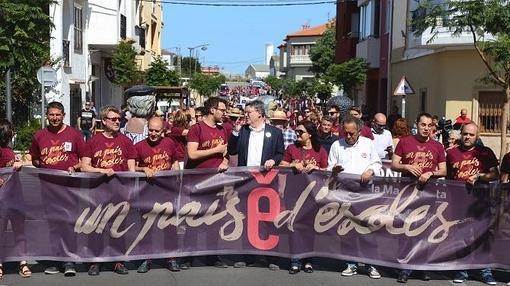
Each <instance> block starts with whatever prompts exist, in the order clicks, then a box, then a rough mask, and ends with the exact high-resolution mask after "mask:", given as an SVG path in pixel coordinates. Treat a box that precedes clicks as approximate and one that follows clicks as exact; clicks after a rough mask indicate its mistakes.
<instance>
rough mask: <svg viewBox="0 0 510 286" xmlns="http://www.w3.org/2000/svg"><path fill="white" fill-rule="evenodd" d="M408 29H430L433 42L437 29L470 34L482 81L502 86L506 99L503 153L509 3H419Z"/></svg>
mask: <svg viewBox="0 0 510 286" xmlns="http://www.w3.org/2000/svg"><path fill="white" fill-rule="evenodd" d="M413 12H414V14H415V15H418V16H417V17H415V18H414V19H413V21H412V26H413V27H414V28H415V34H417V35H421V34H423V33H424V32H425V31H426V30H427V29H430V31H431V32H432V35H433V37H432V38H431V39H430V41H429V42H432V41H434V39H435V37H436V36H437V34H438V32H439V28H443V27H446V28H448V29H449V31H450V33H451V34H452V35H453V36H460V35H463V34H465V33H468V34H470V35H471V37H472V39H473V46H474V48H475V50H476V52H477V53H478V55H479V56H480V59H481V60H482V62H483V63H484V65H485V67H486V68H487V75H486V77H485V80H486V81H490V82H491V83H493V84H496V85H498V86H500V87H502V89H503V90H505V92H506V100H505V104H504V108H503V113H502V117H501V129H502V132H501V150H500V155H501V156H502V155H503V154H505V153H506V134H507V122H508V117H509V113H510V1H507V0H484V1H479V0H469V1H458V0H448V1H446V2H445V3H444V4H441V5H438V4H436V3H435V1H432V0H423V1H421V2H420V5H419V6H418V7H417V9H416V10H415V11H413Z"/></svg>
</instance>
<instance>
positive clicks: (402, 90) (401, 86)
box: [393, 76, 414, 118]
mask: <svg viewBox="0 0 510 286" xmlns="http://www.w3.org/2000/svg"><path fill="white" fill-rule="evenodd" d="M410 94H414V89H413V87H412V86H411V84H410V83H409V81H408V80H407V78H406V77H405V76H402V78H401V79H400V82H399V83H398V85H397V88H395V91H393V95H395V96H398V95H401V96H402V117H404V118H405V117H406V95H410Z"/></svg>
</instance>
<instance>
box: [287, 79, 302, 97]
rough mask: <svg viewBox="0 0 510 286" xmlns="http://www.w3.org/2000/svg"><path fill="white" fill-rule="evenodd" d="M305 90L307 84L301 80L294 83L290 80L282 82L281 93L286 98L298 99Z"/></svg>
mask: <svg viewBox="0 0 510 286" xmlns="http://www.w3.org/2000/svg"><path fill="white" fill-rule="evenodd" d="M306 89H307V83H306V82H305V81H303V80H300V81H295V80H292V79H285V80H283V84H282V92H283V96H284V97H286V98H300V97H302V96H303V94H304V93H305V91H306Z"/></svg>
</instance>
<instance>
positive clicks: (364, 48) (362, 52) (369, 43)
mask: <svg viewBox="0 0 510 286" xmlns="http://www.w3.org/2000/svg"><path fill="white" fill-rule="evenodd" d="M380 49H381V42H380V39H379V38H368V39H366V40H363V41H361V42H359V43H358V44H357V45H356V57H358V58H364V59H365V60H367V62H368V63H369V65H370V68H379V61H380Z"/></svg>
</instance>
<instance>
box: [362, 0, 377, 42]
mask: <svg viewBox="0 0 510 286" xmlns="http://www.w3.org/2000/svg"><path fill="white" fill-rule="evenodd" d="M360 12H361V13H360V21H359V29H360V30H359V33H360V35H359V36H360V39H361V40H364V39H369V38H377V37H378V36H379V14H380V12H379V1H375V0H369V1H368V2H367V3H366V4H365V5H363V6H361V7H360Z"/></svg>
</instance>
